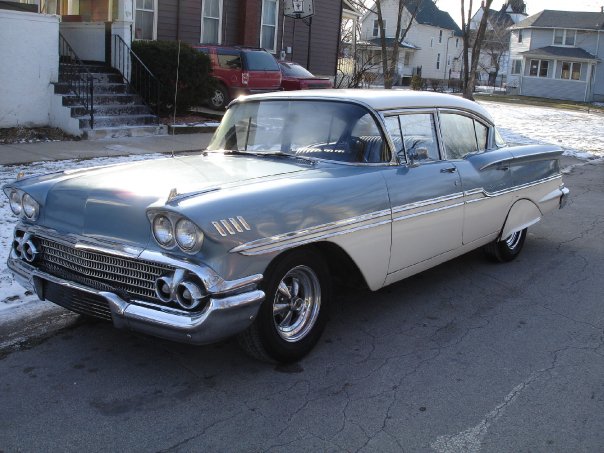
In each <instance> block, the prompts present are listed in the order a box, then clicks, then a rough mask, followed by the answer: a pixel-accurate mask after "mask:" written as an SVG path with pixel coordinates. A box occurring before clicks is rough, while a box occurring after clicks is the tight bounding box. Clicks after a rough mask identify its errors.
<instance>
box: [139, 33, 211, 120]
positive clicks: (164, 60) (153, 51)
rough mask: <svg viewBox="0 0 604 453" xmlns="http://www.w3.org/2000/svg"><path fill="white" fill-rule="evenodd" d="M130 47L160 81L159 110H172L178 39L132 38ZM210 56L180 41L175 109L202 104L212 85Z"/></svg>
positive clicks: (166, 111) (184, 108)
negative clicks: (138, 39)
mask: <svg viewBox="0 0 604 453" xmlns="http://www.w3.org/2000/svg"><path fill="white" fill-rule="evenodd" d="M132 50H133V51H134V53H136V54H137V55H138V57H139V58H140V59H141V60H142V62H143V63H144V64H145V66H147V68H149V70H150V71H151V72H152V73H153V75H154V76H155V77H157V78H158V80H159V81H160V83H161V90H160V96H159V97H160V112H161V113H164V114H165V113H169V112H171V111H172V110H173V109H174V90H175V87H176V67H177V63H178V42H176V41H134V42H133V43H132ZM210 68H211V66H210V59H209V58H208V56H207V55H205V54H203V53H201V52H198V51H196V50H195V49H193V48H192V47H191V46H190V45H188V44H186V43H182V42H181V43H180V67H179V70H178V94H177V98H176V111H177V112H186V111H187V110H189V109H190V108H191V107H193V106H197V105H202V104H203V103H204V101H205V100H206V99H207V98H208V97H209V96H210V94H211V92H212V89H213V88H214V79H213V78H212V77H211V76H210V70H211V69H210Z"/></svg>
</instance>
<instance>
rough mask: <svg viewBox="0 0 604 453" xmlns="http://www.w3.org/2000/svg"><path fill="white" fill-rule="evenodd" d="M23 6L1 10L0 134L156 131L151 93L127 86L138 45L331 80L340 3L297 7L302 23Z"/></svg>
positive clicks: (260, 1)
mask: <svg viewBox="0 0 604 453" xmlns="http://www.w3.org/2000/svg"><path fill="white" fill-rule="evenodd" d="M21 1H22V3H19V2H11V1H5V0H3V1H1V2H0V41H1V42H3V43H10V45H6V46H2V47H0V58H1V59H2V61H4V62H7V61H10V62H11V64H10V65H7V64H4V65H2V67H0V81H1V82H2V83H0V98H1V99H2V103H0V127H13V126H17V125H22V126H45V125H51V126H56V127H60V128H61V129H63V130H65V131H67V132H69V133H71V134H74V135H87V136H88V137H93V136H95V137H106V136H116V135H139V134H141V133H145V132H148V133H157V132H158V129H157V127H156V126H157V123H158V119H157V117H156V116H154V112H153V111H149V109H148V108H146V107H145V104H146V105H150V104H151V103H152V102H151V101H150V100H149V99H147V98H146V97H145V96H147V97H148V96H151V95H153V93H151V95H149V93H148V92H150V91H151V92H152V91H154V90H155V89H153V90H148V89H147V90H145V91H146V92H145V93H135V92H134V91H135V88H136V87H134V85H133V84H132V83H130V81H131V78H130V74H131V73H132V72H133V71H134V69H133V68H134V66H133V65H135V63H136V58H135V57H134V56H133V55H132V53H131V50H130V44H131V42H132V40H136V39H145V40H155V39H158V40H181V41H183V42H187V43H190V44H200V43H216V44H223V45H242V46H252V47H263V48H265V49H267V50H268V51H270V52H271V53H273V55H275V56H276V57H278V58H284V59H288V60H293V61H296V62H299V63H301V64H303V65H304V66H308V67H309V68H310V70H311V71H313V72H315V73H316V74H318V75H327V76H333V75H335V72H336V63H337V54H338V44H339V41H340V38H339V35H340V27H339V24H340V22H341V17H342V14H343V8H342V5H343V0H314V1H312V0H302V1H301V2H296V3H297V4H300V3H301V4H302V6H303V7H305V8H314V15H313V16H312V17H308V18H305V19H294V18H290V17H285V16H284V15H283V12H284V5H285V4H286V3H288V2H289V3H292V2H293V0H134V1H133V0H69V1H56V0H21ZM6 4H8V5H9V6H8V7H7V6H5V5H6ZM9 7H10V9H9ZM60 60H61V64H60ZM149 77H151V76H149ZM76 79H77V80H76ZM74 91H77V93H74Z"/></svg>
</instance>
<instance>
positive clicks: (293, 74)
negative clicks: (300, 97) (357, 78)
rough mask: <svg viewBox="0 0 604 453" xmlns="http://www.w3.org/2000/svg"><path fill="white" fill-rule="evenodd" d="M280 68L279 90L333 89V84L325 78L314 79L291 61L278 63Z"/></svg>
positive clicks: (308, 72)
mask: <svg viewBox="0 0 604 453" xmlns="http://www.w3.org/2000/svg"><path fill="white" fill-rule="evenodd" d="M279 67H280V68H281V76H282V80H281V88H282V89H283V90H285V91H290V90H314V89H320V88H333V83H331V80H330V79H328V78H327V77H315V76H314V75H313V74H312V73H311V72H310V71H308V70H307V69H306V68H304V67H302V66H300V65H299V64H298V63H294V62H292V61H279Z"/></svg>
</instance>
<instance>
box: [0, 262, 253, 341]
mask: <svg viewBox="0 0 604 453" xmlns="http://www.w3.org/2000/svg"><path fill="white" fill-rule="evenodd" d="M7 264H8V268H9V269H10V270H11V271H12V272H13V274H14V276H15V278H16V280H17V281H18V282H19V283H20V284H21V285H22V286H23V287H25V288H27V289H30V290H32V291H34V292H36V294H37V295H38V297H39V298H40V299H42V300H44V299H45V296H44V292H43V290H41V288H43V285H42V284H41V282H51V283H54V284H57V285H61V286H63V287H66V288H69V289H72V290H76V291H80V292H82V293H85V294H91V295H95V296H100V297H102V298H103V299H105V300H106V302H107V304H108V306H109V309H110V311H111V319H112V322H113V325H114V326H115V327H116V328H119V329H127V330H132V331H136V332H141V333H145V334H149V335H153V336H156V337H161V338H166V339H168V340H173V341H179V342H183V343H192V344H208V343H214V342H216V341H219V340H221V339H224V338H227V337H230V336H232V335H234V334H237V333H240V332H242V331H243V330H245V329H246V328H247V327H248V326H249V325H250V324H251V323H252V322H253V320H254V319H255V317H256V314H257V313H258V309H259V307H260V304H261V303H262V301H263V300H264V292H263V291H260V290H258V289H255V285H253V284H251V285H249V286H248V288H249V289H248V290H246V291H244V292H239V293H235V294H226V295H221V294H211V295H210V300H209V302H208V304H207V306H206V307H205V308H204V310H203V311H202V312H200V313H194V312H186V311H184V310H177V309H173V308H170V307H163V306H160V305H156V304H151V303H148V302H145V301H136V300H133V301H126V300H124V299H122V298H121V297H119V296H118V295H117V294H115V293H111V292H107V291H99V290H96V289H93V288H90V287H87V286H85V285H82V284H79V283H76V282H72V281H69V280H64V279H62V278H59V277H56V276H53V275H51V274H48V273H46V272H42V271H40V270H38V269H37V268H35V267H34V266H32V265H30V264H28V263H26V262H24V261H23V260H21V259H19V258H15V257H14V256H11V257H9V259H8V263H7ZM242 280H243V279H242ZM249 280H250V283H255V282H257V281H258V276H252V277H250V279H249ZM221 283H225V285H224V286H225V287H229V286H230V285H229V284H228V283H229V282H221ZM241 283H242V281H238V282H237V285H236V286H237V287H244V285H242V284H241ZM51 302H54V303H56V304H57V305H62V304H61V301H54V300H51Z"/></svg>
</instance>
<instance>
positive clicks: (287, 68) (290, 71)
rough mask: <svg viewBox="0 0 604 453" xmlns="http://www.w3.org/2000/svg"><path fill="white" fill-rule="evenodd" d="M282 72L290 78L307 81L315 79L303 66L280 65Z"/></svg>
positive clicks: (293, 64) (294, 64) (292, 64)
mask: <svg viewBox="0 0 604 453" xmlns="http://www.w3.org/2000/svg"><path fill="white" fill-rule="evenodd" d="M279 65H280V66H281V71H282V72H283V74H285V75H286V76H288V77H296V78H299V79H306V78H310V77H314V75H312V74H311V73H310V72H308V71H307V70H306V69H304V68H303V67H302V66H300V65H299V64H296V63H279Z"/></svg>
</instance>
